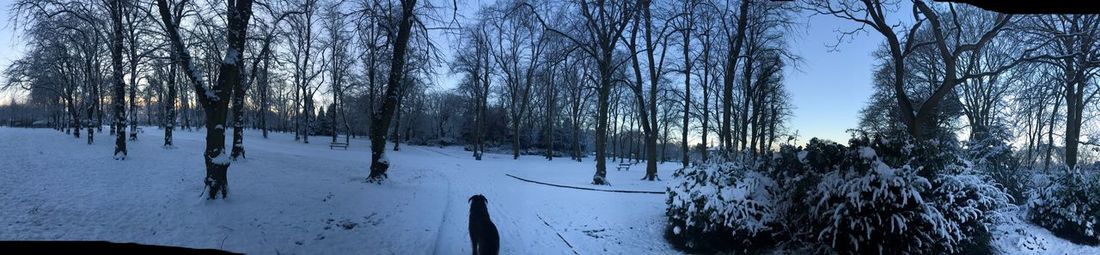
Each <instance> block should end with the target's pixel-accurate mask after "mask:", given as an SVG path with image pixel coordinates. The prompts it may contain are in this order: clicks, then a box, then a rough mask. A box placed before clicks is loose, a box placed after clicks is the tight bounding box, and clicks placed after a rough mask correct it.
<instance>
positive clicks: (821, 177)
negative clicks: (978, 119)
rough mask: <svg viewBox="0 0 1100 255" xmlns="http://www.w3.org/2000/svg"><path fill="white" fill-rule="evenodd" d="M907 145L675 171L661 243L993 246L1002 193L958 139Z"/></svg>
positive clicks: (840, 148)
mask: <svg viewBox="0 0 1100 255" xmlns="http://www.w3.org/2000/svg"><path fill="white" fill-rule="evenodd" d="M912 141H913V140H912V139H907V138H893V139H885V138H876V139H874V140H872V139H869V138H867V137H861V138H856V139H852V140H850V141H849V145H848V146H844V145H840V144H837V143H833V142H827V141H821V140H817V139H812V140H811V141H810V143H808V144H807V146H806V148H795V147H792V146H782V147H781V148H780V151H779V152H777V153H774V154H772V155H771V156H770V157H763V158H764V159H763V160H761V161H760V162H758V163H754V164H748V165H746V164H742V163H735V162H722V161H711V162H707V163H706V164H702V165H700V166H697V167H694V168H687V169H681V170H679V171H677V172H676V173H674V174H673V178H674V179H673V181H672V182H671V185H673V186H671V187H669V189H668V194H669V199H668V201H667V202H668V205H669V207H668V211H667V213H666V214H667V216H668V220H669V233H668V236H669V239H670V240H671V241H672V242H673V244H675V245H676V246H678V247H681V248H686V249H688V250H689V251H714V250H723V251H728V250H731V249H739V250H741V251H746V250H750V251H751V250H752V249H758V248H764V246H763V245H769V244H772V243H775V244H779V245H783V246H786V247H792V248H796V247H805V248H808V249H810V250H812V251H813V252H815V253H824V254H868V253H870V254H874V253H889V254H945V253H990V252H992V250H991V249H990V248H989V247H991V246H990V241H991V240H990V239H991V235H990V228H991V226H992V224H993V223H994V221H995V220H997V219H998V218H999V215H1000V214H999V213H998V210H1000V209H1003V208H1006V207H1007V206H1009V201H1010V198H1009V195H1008V194H1007V193H1005V191H1004V189H1003V188H1002V187H1001V186H1000V185H998V184H996V182H995V181H993V179H992V178H991V177H989V176H988V175H986V174H984V173H982V172H978V171H975V170H973V169H971V168H970V164H967V163H966V161H965V160H964V159H963V157H961V156H960V155H962V150H961V148H959V147H958V145H957V142H954V141H952V140H941V141H938V142H936V141H923V142H920V143H917V142H912ZM762 237H766V238H762ZM773 240H780V242H776V241H773Z"/></svg>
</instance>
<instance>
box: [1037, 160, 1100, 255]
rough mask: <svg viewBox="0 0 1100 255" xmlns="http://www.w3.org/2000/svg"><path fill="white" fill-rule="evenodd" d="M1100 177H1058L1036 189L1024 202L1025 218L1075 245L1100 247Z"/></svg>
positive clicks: (1076, 173)
mask: <svg viewBox="0 0 1100 255" xmlns="http://www.w3.org/2000/svg"><path fill="white" fill-rule="evenodd" d="M1097 194H1100V175H1098V174H1096V173H1095V172H1084V173H1083V172H1081V171H1078V170H1075V171H1072V172H1071V173H1060V174H1056V175H1054V176H1053V178H1052V180H1050V181H1049V182H1048V184H1046V185H1043V186H1041V187H1039V188H1038V189H1037V190H1036V191H1035V194H1033V195H1032V198H1031V200H1030V201H1029V202H1028V206H1029V207H1030V211H1029V212H1028V217H1029V218H1030V219H1031V221H1032V222H1034V223H1035V224H1036V225H1039V226H1042V227H1044V228H1046V229H1049V230H1050V231H1051V232H1053V233H1054V234H1055V235H1057V236H1059V237H1062V238H1065V239H1067V240H1070V241H1072V242H1075V243H1081V244H1090V245H1096V244H1100V231H1098V229H1097V227H1098V226H1100V200H1097V199H1094V197H1095V196H1096V195H1097Z"/></svg>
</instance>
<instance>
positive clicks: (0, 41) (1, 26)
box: [0, 0, 23, 105]
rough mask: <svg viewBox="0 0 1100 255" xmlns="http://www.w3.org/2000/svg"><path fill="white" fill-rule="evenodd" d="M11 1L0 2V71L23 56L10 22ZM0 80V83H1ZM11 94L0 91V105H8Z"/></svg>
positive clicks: (3, 0) (20, 43)
mask: <svg viewBox="0 0 1100 255" xmlns="http://www.w3.org/2000/svg"><path fill="white" fill-rule="evenodd" d="M11 3H12V0H0V70H3V69H6V68H7V67H8V65H9V64H11V62H12V61H13V60H15V59H18V58H19V57H20V56H22V55H23V43H22V42H20V41H19V40H18V39H17V37H16V35H17V34H18V33H16V32H15V30H14V27H15V26H14V24H13V23H12V21H11V15H10V14H9V12H8V11H9V9H10V8H11ZM3 81H4V80H3V78H0V82H3ZM11 96H12V92H5V91H0V102H2V103H0V105H4V104H8V102H10V98H11Z"/></svg>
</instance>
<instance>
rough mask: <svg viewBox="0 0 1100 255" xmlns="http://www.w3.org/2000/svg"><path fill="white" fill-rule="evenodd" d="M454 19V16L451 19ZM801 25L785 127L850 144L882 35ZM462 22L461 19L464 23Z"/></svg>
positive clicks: (805, 21)
mask: <svg viewBox="0 0 1100 255" xmlns="http://www.w3.org/2000/svg"><path fill="white" fill-rule="evenodd" d="M434 2H437V4H439V5H447V6H448V7H449V6H450V5H451V1H441V0H437V1H434ZM488 2H492V0H466V1H458V3H459V7H458V8H459V10H458V12H459V15H460V16H467V17H472V16H473V13H474V12H475V11H476V9H477V8H478V7H479V6H482V5H485V4H487V3H488ZM10 4H11V0H0V17H3V18H2V19H0V49H3V50H0V68H6V67H7V66H8V64H10V63H11V61H12V60H14V59H17V58H19V57H20V56H21V55H22V48H23V47H22V42H20V41H19V39H18V38H17V36H16V35H17V33H16V31H15V30H13V24H12V22H11V20H10V15H9V13H8V11H9V8H10ZM447 14H450V13H447ZM796 17H797V18H796V19H797V20H795V21H796V22H797V23H798V25H797V27H796V29H795V31H794V34H793V36H791V37H790V38H789V40H790V41H789V42H788V43H789V45H790V47H791V50H792V51H793V53H795V54H797V55H798V56H800V57H801V58H802V62H801V63H799V64H797V66H795V68H788V69H787V70H786V71H785V72H786V73H785V75H786V85H787V88H788V91H789V92H790V95H791V100H792V104H793V105H794V107H795V109H794V110H793V113H794V116H793V117H792V118H791V119H790V122H789V123H788V124H787V126H788V127H791V129H792V130H797V131H798V134H799V137H798V143H799V144H801V143H805V142H806V141H809V139H810V138H811V137H819V138H825V139H829V140H833V141H837V142H842V143H843V142H845V141H847V139H848V137H849V135H848V134H847V133H846V132H845V130H847V129H850V128H854V127H856V125H857V124H858V121H859V115H858V114H859V110H860V109H861V108H862V107H863V105H864V104H865V103H866V101H867V99H868V97H869V95H870V94H871V93H872V86H871V70H872V67H873V65H874V63H873V58H872V56H871V52H872V51H873V50H874V49H875V48H876V47H877V45H878V44H879V42H881V40H882V37H881V35H878V34H860V35H857V36H855V37H854V38H851V40H845V41H844V42H841V43H840V44H839V45H838V46H837V47H836V48H835V50H834V49H833V48H832V47H829V46H827V45H831V44H834V43H836V42H837V34H838V33H837V32H836V31H837V30H838V29H841V30H848V29H851V28H853V27H854V26H855V24H854V23H853V22H851V21H846V20H841V19H837V18H834V17H829V16H820V15H819V16H810V15H807V14H805V13H803V14H801V15H798V16H796ZM459 20H460V21H462V20H463V19H462V18H461V17H460V18H459ZM433 40H438V41H439V42H440V44H441V46H442V47H440V48H441V49H442V50H443V51H446V53H447V54H445V55H447V56H446V59H448V60H449V59H450V56H449V55H450V54H449V53H450V51H452V49H451V46H450V45H449V44H450V43H451V41H452V40H453V38H450V36H444V35H441V36H438V38H433ZM439 71H440V74H441V75H444V76H443V77H439V79H437V80H436V82H438V83H440V84H439V87H437V89H438V88H443V89H446V88H448V87H453V86H454V83H455V79H454V78H453V77H447V75H446V67H445V66H443V67H440V68H439ZM10 96H11V93H10V92H0V104H7V102H8V100H9V99H8V98H9V97H10Z"/></svg>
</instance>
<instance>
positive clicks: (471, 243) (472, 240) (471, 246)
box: [470, 236, 477, 255]
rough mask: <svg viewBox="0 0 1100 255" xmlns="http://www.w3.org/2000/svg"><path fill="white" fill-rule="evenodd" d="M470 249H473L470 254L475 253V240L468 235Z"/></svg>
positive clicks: (475, 254)
mask: <svg viewBox="0 0 1100 255" xmlns="http://www.w3.org/2000/svg"><path fill="white" fill-rule="evenodd" d="M470 250H471V251H473V252H472V253H471V254H473V255H477V240H474V237H473V236H470Z"/></svg>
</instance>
